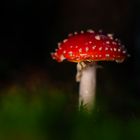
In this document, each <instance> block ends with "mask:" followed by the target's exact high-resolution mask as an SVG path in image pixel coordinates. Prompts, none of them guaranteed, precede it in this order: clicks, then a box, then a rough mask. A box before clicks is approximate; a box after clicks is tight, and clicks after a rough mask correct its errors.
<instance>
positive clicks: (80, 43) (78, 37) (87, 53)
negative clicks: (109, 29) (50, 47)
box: [51, 30, 128, 62]
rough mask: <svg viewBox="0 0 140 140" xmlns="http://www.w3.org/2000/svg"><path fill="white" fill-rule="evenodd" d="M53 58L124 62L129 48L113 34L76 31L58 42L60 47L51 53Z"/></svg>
mask: <svg viewBox="0 0 140 140" xmlns="http://www.w3.org/2000/svg"><path fill="white" fill-rule="evenodd" d="M51 56H52V58H53V59H55V60H56V61H58V62H62V61H63V60H65V59H67V60H68V61H72V62H81V61H89V62H91V61H116V62H123V61H124V60H125V58H127V56H128V54H127V50H126V49H125V48H124V45H122V44H121V42H120V41H119V40H118V39H114V38H113V35H112V34H107V35H103V34H102V33H100V32H98V33H95V32H94V31H93V30H87V31H86V32H83V31H81V32H80V33H77V32H75V33H74V34H69V36H68V38H67V39H65V40H63V42H62V43H58V49H56V50H55V52H54V53H51Z"/></svg>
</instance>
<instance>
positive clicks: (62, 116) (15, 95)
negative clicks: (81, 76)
mask: <svg viewBox="0 0 140 140" xmlns="http://www.w3.org/2000/svg"><path fill="white" fill-rule="evenodd" d="M0 9H1V12H0V140H9V139H12V140H28V139H30V140H54V139H66V140H88V139H89V140H90V139H91V140H92V139H97V140H101V139H108V140H109V139H110V140H112V139H113V140H120V139H135V140H136V139H140V133H139V131H140V102H139V100H140V27H139V26H140V14H139V13H140V1H139V0H40V1H33V0H16V1H10V0H4V1H1V2H0ZM87 29H94V30H95V31H98V30H100V29H102V30H103V32H104V33H114V34H115V36H116V37H118V38H120V39H121V41H122V42H123V44H125V46H126V48H127V49H128V52H129V54H130V55H131V57H130V58H129V59H128V60H127V61H125V62H124V63H122V64H117V63H113V62H107V63H105V62H104V63H101V65H102V66H103V69H98V73H97V94H96V107H95V109H94V110H93V112H92V113H91V114H90V115H89V114H88V113H86V112H84V111H82V112H78V111H77V110H78V108H77V104H78V86H79V85H78V83H76V82H75V74H76V64H75V63H69V62H63V63H57V62H56V61H54V60H52V58H51V56H50V52H53V51H54V49H55V48H56V47H57V43H58V42H60V41H62V40H63V39H65V38H66V37H67V35H68V34H69V33H72V32H74V31H80V30H87Z"/></svg>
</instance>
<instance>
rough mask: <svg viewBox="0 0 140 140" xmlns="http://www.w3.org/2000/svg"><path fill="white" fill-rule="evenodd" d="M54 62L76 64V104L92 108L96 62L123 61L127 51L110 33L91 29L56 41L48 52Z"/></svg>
mask: <svg viewBox="0 0 140 140" xmlns="http://www.w3.org/2000/svg"><path fill="white" fill-rule="evenodd" d="M51 56H52V58H53V59H55V60H56V61H58V62H62V61H63V60H65V59H66V60H68V61H70V62H76V63H77V75H76V81H77V82H80V91H79V106H81V105H86V107H87V109H88V110H91V109H92V108H93V103H94V98H95V90H96V68H97V66H96V63H97V61H116V62H117V63H121V62H123V61H124V60H125V59H126V58H127V57H128V54H127V50H126V49H125V47H124V45H122V44H121V42H120V41H119V40H118V39H114V38H113V35H112V34H107V35H104V34H102V33H101V32H97V33H96V32H94V31H93V30H91V29H90V30H87V31H86V32H84V31H81V32H80V33H77V32H75V33H74V34H69V36H68V38H67V39H65V40H63V42H61V43H58V49H56V50H55V52H54V53H51Z"/></svg>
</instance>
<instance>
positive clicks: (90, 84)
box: [76, 63, 97, 111]
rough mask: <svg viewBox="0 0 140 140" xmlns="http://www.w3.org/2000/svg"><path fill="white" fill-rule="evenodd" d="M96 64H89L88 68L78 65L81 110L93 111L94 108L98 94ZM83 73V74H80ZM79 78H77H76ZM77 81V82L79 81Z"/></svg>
mask: <svg viewBox="0 0 140 140" xmlns="http://www.w3.org/2000/svg"><path fill="white" fill-rule="evenodd" d="M96 68H97V67H96V63H88V64H86V66H85V65H84V67H83V64H82V65H81V69H80V66H79V64H77V76H79V75H80V78H79V77H78V80H79V82H80V89H79V108H83V107H84V108H86V109H87V110H88V111H91V110H92V109H93V106H94V101H95V92H96ZM80 72H81V74H79V73H80ZM76 78H77V77H76ZM78 80H77V81H78Z"/></svg>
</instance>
